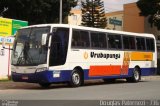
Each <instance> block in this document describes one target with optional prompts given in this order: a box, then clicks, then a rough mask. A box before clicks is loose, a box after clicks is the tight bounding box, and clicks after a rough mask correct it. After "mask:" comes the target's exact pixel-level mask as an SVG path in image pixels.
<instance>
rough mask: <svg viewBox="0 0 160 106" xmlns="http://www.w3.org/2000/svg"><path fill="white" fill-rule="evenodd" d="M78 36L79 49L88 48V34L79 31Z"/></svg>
mask: <svg viewBox="0 0 160 106" xmlns="http://www.w3.org/2000/svg"><path fill="white" fill-rule="evenodd" d="M80 35H81V39H80V40H81V47H89V46H90V43H89V33H88V31H82V30H81V31H80Z"/></svg>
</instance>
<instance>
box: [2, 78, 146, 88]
mask: <svg viewBox="0 0 160 106" xmlns="http://www.w3.org/2000/svg"><path fill="white" fill-rule="evenodd" d="M141 82H148V81H143V80H142V81H140V83H141ZM127 83H128V84H129V82H126V80H124V79H118V80H116V81H114V82H104V81H103V80H88V81H85V84H84V85H83V86H81V87H89V86H97V85H110V84H127ZM63 88H72V87H70V86H69V85H68V84H67V83H64V84H52V85H51V86H50V87H49V88H42V87H41V86H39V84H36V83H24V82H12V81H8V82H0V90H8V89H18V90H24V89H25V90H50V89H63Z"/></svg>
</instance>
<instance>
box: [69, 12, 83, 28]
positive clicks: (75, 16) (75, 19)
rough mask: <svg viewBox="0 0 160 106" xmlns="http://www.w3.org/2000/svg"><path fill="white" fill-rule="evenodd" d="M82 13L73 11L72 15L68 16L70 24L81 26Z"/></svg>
mask: <svg viewBox="0 0 160 106" xmlns="http://www.w3.org/2000/svg"><path fill="white" fill-rule="evenodd" d="M81 20H82V11H81V10H79V9H72V10H71V11H70V15H69V16H68V24H71V25H81V22H82V21H81Z"/></svg>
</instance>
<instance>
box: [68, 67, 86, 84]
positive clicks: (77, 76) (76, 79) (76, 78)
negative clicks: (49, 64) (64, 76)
mask: <svg viewBox="0 0 160 106" xmlns="http://www.w3.org/2000/svg"><path fill="white" fill-rule="evenodd" d="M83 82H84V81H83V78H82V73H81V72H80V71H79V70H77V69H74V70H73V71H72V74H71V80H70V82H69V85H70V86H71V87H79V86H80V85H83Z"/></svg>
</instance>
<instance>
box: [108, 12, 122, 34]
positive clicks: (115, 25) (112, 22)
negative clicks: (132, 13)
mask: <svg viewBox="0 0 160 106" xmlns="http://www.w3.org/2000/svg"><path fill="white" fill-rule="evenodd" d="M105 16H106V18H107V26H106V29H111V30H119V31H122V30H123V11H116V12H111V13H106V14H105Z"/></svg>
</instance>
